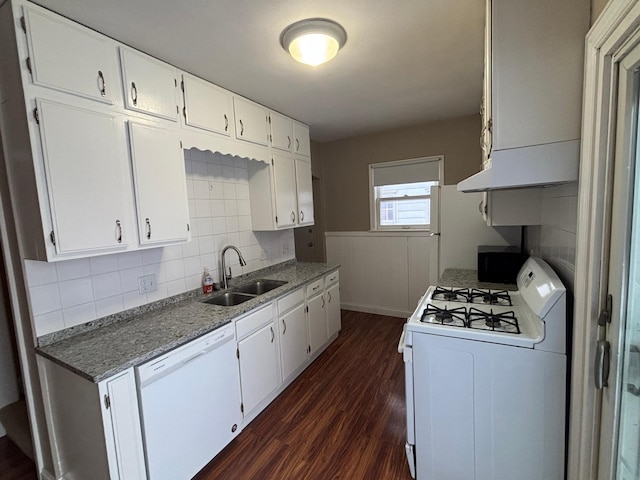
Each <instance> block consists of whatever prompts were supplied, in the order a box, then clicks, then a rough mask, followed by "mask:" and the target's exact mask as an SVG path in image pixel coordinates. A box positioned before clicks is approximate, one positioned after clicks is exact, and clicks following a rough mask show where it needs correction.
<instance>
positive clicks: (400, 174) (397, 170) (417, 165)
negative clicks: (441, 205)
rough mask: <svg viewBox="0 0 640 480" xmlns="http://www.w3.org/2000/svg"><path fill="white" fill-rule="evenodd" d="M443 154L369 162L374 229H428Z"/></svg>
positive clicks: (372, 227)
mask: <svg viewBox="0 0 640 480" xmlns="http://www.w3.org/2000/svg"><path fill="white" fill-rule="evenodd" d="M440 160H441V157H430V158H424V159H414V160H403V161H399V162H386V163H375V164H371V165H369V179H370V189H371V229H372V230H398V229H420V230H428V229H429V226H430V223H431V187H433V186H437V185H438V184H439V179H440V163H441V162H440Z"/></svg>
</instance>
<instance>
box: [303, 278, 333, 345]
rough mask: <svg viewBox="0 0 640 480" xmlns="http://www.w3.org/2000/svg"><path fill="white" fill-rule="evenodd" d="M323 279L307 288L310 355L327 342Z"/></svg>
mask: <svg viewBox="0 0 640 480" xmlns="http://www.w3.org/2000/svg"><path fill="white" fill-rule="evenodd" d="M323 287H324V285H323V279H322V278H321V279H320V280H316V281H315V282H312V283H311V284H309V285H308V286H307V320H308V322H309V353H310V354H312V355H313V354H314V353H315V352H317V351H318V349H319V348H320V347H322V346H323V345H324V344H325V343H326V341H327V338H328V337H327V315H326V311H325V307H326V299H325V295H324V288H323Z"/></svg>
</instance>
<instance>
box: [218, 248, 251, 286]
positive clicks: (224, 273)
mask: <svg viewBox="0 0 640 480" xmlns="http://www.w3.org/2000/svg"><path fill="white" fill-rule="evenodd" d="M229 249H232V250H235V251H236V253H237V254H238V260H240V266H241V267H244V266H245V265H246V264H247V262H245V261H244V257H243V256H242V253H240V250H238V247H235V246H233V245H227V246H226V247H224V248H223V249H222V253H221V254H220V259H221V261H222V285H223V287H224V288H225V289H226V288H228V285H227V282H228V281H229V280H231V267H229V275H227V271H226V265H225V261H224V254H225V253H227V250H229Z"/></svg>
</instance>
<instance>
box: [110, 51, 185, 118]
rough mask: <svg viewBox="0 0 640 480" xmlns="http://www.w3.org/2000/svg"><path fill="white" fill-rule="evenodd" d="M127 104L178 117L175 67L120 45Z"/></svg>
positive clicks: (145, 110)
mask: <svg viewBox="0 0 640 480" xmlns="http://www.w3.org/2000/svg"><path fill="white" fill-rule="evenodd" d="M120 57H121V61H122V81H123V83H124V92H125V95H124V99H125V102H124V103H125V106H126V107H127V108H128V109H129V110H136V111H138V112H144V113H148V114H150V115H153V116H156V117H160V118H166V119H168V120H173V121H174V122H175V121H177V120H178V103H177V102H176V90H177V86H178V80H177V72H176V69H175V68H174V67H172V66H171V65H169V64H167V63H163V62H160V61H158V60H156V59H155V58H152V57H149V56H147V55H144V54H142V53H140V52H136V51H133V50H129V49H126V48H122V47H120Z"/></svg>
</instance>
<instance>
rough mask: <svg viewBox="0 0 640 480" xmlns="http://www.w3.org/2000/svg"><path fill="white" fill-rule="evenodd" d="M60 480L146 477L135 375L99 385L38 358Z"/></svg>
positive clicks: (130, 372) (126, 373) (128, 373)
mask: <svg viewBox="0 0 640 480" xmlns="http://www.w3.org/2000/svg"><path fill="white" fill-rule="evenodd" d="M38 362H39V367H40V371H41V378H42V383H43V390H44V392H45V395H44V401H45V411H46V415H47V423H48V425H49V436H50V440H51V446H52V454H53V460H54V462H53V464H54V469H55V472H54V473H55V477H56V478H66V477H65V475H68V474H69V472H73V475H74V478H104V479H107V478H111V479H119V480H140V479H143V478H147V473H146V467H145V461H144V449H143V443H142V430H141V428H140V413H139V410H138V397H137V390H136V382H135V374H134V372H133V369H132V368H130V369H128V370H126V371H124V372H121V373H119V374H117V375H115V376H113V377H111V378H109V379H106V380H104V381H102V382H100V383H98V384H95V383H93V382H90V381H89V380H86V379H84V378H82V377H80V376H79V375H76V374H75V373H72V372H71V371H69V370H66V369H65V368H63V367H60V366H59V365H57V364H55V363H53V362H51V361H49V360H47V359H44V358H42V357H38Z"/></svg>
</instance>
